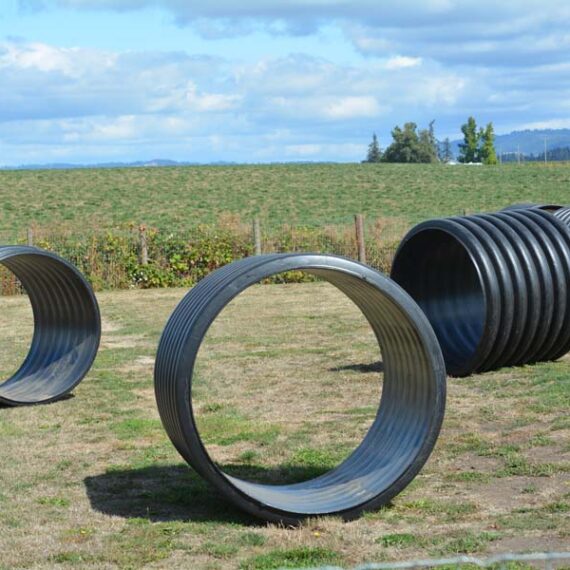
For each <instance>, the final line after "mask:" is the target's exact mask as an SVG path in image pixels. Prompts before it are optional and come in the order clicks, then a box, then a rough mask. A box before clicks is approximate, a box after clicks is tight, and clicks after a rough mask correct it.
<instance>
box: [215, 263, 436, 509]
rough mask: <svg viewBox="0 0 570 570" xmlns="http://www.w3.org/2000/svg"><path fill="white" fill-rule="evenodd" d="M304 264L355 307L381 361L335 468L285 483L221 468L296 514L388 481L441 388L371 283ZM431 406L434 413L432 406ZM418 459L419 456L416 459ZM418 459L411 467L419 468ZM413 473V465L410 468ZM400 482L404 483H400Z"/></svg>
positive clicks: (424, 428)
mask: <svg viewBox="0 0 570 570" xmlns="http://www.w3.org/2000/svg"><path fill="white" fill-rule="evenodd" d="M305 271H307V272H309V273H313V274H315V275H318V276H320V277H323V278H324V279H326V280H327V281H328V282H330V283H332V284H333V285H335V286H336V287H338V288H339V289H340V290H341V291H343V292H344V293H345V294H346V295H348V297H350V298H351V299H352V300H353V301H354V303H355V304H356V305H357V306H358V307H359V308H360V309H361V310H362V312H363V313H364V315H365V316H366V318H367V319H368V321H369V323H370V325H371V326H372V328H373V330H374V333H375V335H376V337H377V339H378V342H379V345H380V349H381V352H382V356H383V363H384V384H383V391H382V397H381V402H380V406H379V410H378V413H377V415H376V417H375V420H374V422H373V424H372V426H371V427H370V429H369V431H368V433H367V434H366V436H365V437H364V439H363V441H362V442H361V443H360V445H359V446H358V447H357V448H356V449H355V450H354V452H353V453H352V454H351V455H350V456H349V457H347V458H346V459H345V460H344V461H343V462H342V463H341V464H340V465H338V466H337V467H336V468H335V469H333V470H331V471H329V472H327V473H325V474H323V475H320V476H319V477H316V478H314V479H310V480H307V481H303V482H301V483H295V484H287V485H268V484H261V483H254V482H251V481H246V480H243V479H239V478H237V477H233V476H230V475H228V474H225V473H224V475H225V477H226V478H227V480H228V481H229V482H230V483H231V484H232V485H233V486H234V487H236V488H237V489H238V490H240V491H241V492H242V493H244V494H246V495H248V496H249V497H251V498H253V499H254V500H257V501H259V502H261V503H263V504H265V505H267V506H269V507H272V508H275V509H279V510H281V511H286V512H295V513H299V514H326V513H331V512H338V511H343V510H347V509H351V508H355V507H358V506H359V505H362V504H364V503H366V502H367V501H369V500H371V499H373V498H375V497H377V496H378V495H380V494H381V493H382V492H383V491H386V490H387V489H388V488H389V487H391V486H392V485H394V484H396V483H397V482H398V480H399V479H400V478H401V477H402V476H403V475H404V474H405V473H406V471H407V470H408V469H409V468H410V467H411V466H412V465H413V464H414V467H415V462H416V460H417V458H418V454H420V455H422V453H421V452H422V451H424V453H427V454H429V451H431V446H430V445H428V449H427V452H426V451H425V448H424V444H426V440H427V439H428V438H430V437H433V425H434V424H435V425H438V423H439V421H440V420H441V414H442V413H443V408H439V409H438V405H441V402H442V398H443V394H442V393H438V392H437V387H436V386H437V378H436V372H434V370H433V362H432V359H431V357H430V355H429V354H428V352H427V349H426V347H425V346H424V345H423V343H422V341H421V339H420V337H419V336H418V333H417V331H416V329H415V326H414V324H413V323H412V322H411V320H410V317H409V316H408V315H407V314H406V313H405V311H404V310H403V309H402V308H401V307H400V306H399V305H398V304H397V303H396V302H395V301H393V300H392V299H391V298H389V297H388V296H387V295H385V294H384V293H382V292H381V291H380V290H379V289H377V288H376V287H375V286H374V285H372V284H370V283H367V282H365V281H363V280H362V279H360V278H359V277H354V276H352V275H349V274H346V273H343V272H340V271H334V270H327V269H317V270H308V269H306V270H305ZM436 412H437V413H436ZM423 461H425V457H424V456H422V458H421V459H420V460H418V462H419V467H421V465H422V464H423ZM419 467H418V468H419ZM414 474H415V473H414ZM404 486H405V485H404Z"/></svg>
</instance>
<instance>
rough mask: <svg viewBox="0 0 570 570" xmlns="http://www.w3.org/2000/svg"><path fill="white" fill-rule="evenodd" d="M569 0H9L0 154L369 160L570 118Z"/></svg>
mask: <svg viewBox="0 0 570 570" xmlns="http://www.w3.org/2000/svg"><path fill="white" fill-rule="evenodd" d="M569 54H570V5H569V4H568V2H567V0H564V1H562V0H543V1H542V2H538V1H534V0H532V1H531V0H519V1H509V0H503V1H502V2H501V3H497V2H496V0H494V1H493V2H491V1H488V0H477V1H473V0H463V1H455V0H422V1H420V0H400V1H399V2H398V3H395V2H394V3H387V2H381V1H379V0H351V1H349V0H288V1H286V0H273V1H271V2H270V1H261V0H240V2H235V1H234V0H216V1H215V2H214V1H210V2H204V1H193V0H2V4H1V7H0V165H17V164H29V163H47V162H72V163H96V162H104V161H115V160H118V161H131V160H148V159H152V158H170V159H174V160H190V161H201V162H209V161H216V160H227V161H238V162H271V161H288V160H339V161H354V160H360V159H361V158H362V157H363V155H364V153H365V150H366V146H367V144H368V142H369V140H370V137H371V134H372V132H373V131H376V132H377V133H378V135H379V137H380V141H381V143H382V144H383V145H384V146H385V145H386V144H388V143H389V138H390V135H389V133H390V130H391V129H392V128H393V127H394V126H395V125H396V124H401V123H403V122H404V121H415V122H416V123H418V124H419V125H420V126H425V125H427V123H428V122H429V121H430V120H432V119H435V120H436V124H435V125H436V132H437V134H438V136H439V137H440V138H444V137H445V136H449V137H451V138H456V137H458V136H459V126H460V124H461V123H462V122H463V121H464V120H465V119H466V118H467V116H468V115H470V114H472V115H474V116H475V117H476V118H477V119H478V121H479V122H480V123H484V122H488V121H493V122H494V123H495V126H496V130H497V131H498V132H499V133H501V132H509V131H511V130H514V129H524V128H548V127H550V128H560V127H570V56H569Z"/></svg>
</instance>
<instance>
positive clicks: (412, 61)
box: [386, 55, 422, 69]
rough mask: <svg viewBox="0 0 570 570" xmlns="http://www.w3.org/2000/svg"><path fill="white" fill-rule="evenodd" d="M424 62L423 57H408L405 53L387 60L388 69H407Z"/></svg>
mask: <svg viewBox="0 0 570 570" xmlns="http://www.w3.org/2000/svg"><path fill="white" fill-rule="evenodd" d="M421 64H422V58H421V57H408V56H405V55H397V56H394V57H391V58H390V59H389V60H388V61H387V62H386V69H405V68H406V67H418V66H419V65H421Z"/></svg>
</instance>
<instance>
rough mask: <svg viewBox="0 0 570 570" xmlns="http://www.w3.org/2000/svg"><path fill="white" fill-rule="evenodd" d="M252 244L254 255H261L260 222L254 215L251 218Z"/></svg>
mask: <svg viewBox="0 0 570 570" xmlns="http://www.w3.org/2000/svg"><path fill="white" fill-rule="evenodd" d="M253 244H254V247H255V255H261V224H260V223H259V218H258V217H255V218H254V220H253Z"/></svg>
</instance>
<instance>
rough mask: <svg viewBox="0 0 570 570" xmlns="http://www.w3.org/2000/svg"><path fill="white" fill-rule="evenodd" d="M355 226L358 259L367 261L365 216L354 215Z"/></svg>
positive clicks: (363, 261)
mask: <svg viewBox="0 0 570 570" xmlns="http://www.w3.org/2000/svg"><path fill="white" fill-rule="evenodd" d="M354 226H355V228H356V245H357V247H358V261H360V262H361V263H366V243H365V240H364V216H363V215H362V214H356V216H354Z"/></svg>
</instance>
